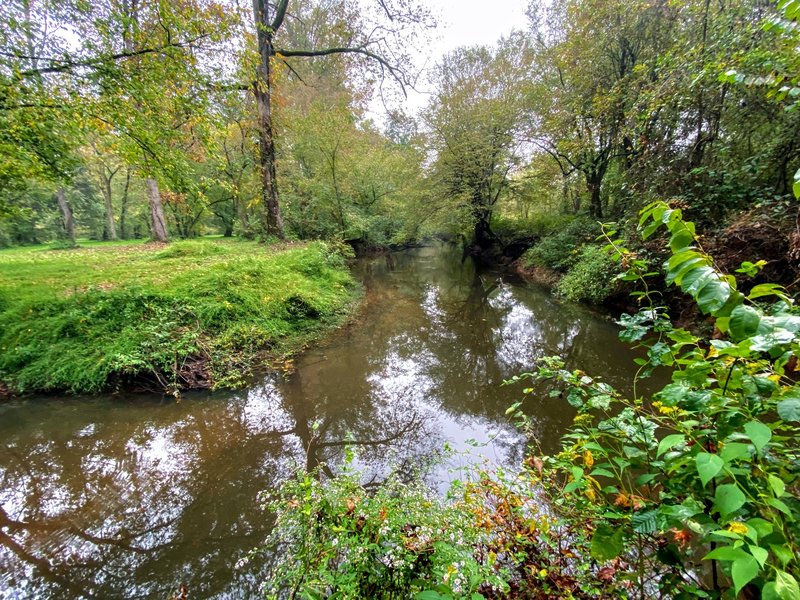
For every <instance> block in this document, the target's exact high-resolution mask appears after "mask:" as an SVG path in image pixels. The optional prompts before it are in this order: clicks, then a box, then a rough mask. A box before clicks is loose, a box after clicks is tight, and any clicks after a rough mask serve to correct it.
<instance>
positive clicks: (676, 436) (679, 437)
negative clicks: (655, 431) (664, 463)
mask: <svg viewBox="0 0 800 600" xmlns="http://www.w3.org/2000/svg"><path fill="white" fill-rule="evenodd" d="M685 441H686V436H685V435H683V434H682V433H673V434H671V435H668V436H665V437H664V439H663V440H661V441H660V442H659V443H658V450H656V456H657V457H658V456H661V455H662V454H664V452H666V451H667V450H669V449H671V448H674V447H675V446H677V445H678V444H683V443H684V442H685Z"/></svg>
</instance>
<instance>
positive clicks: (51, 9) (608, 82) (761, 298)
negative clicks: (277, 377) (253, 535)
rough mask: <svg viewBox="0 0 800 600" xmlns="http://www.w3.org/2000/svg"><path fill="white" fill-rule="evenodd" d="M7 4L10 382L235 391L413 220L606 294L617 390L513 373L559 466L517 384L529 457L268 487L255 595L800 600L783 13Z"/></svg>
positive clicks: (799, 35) (551, 362) (46, 387)
mask: <svg viewBox="0 0 800 600" xmlns="http://www.w3.org/2000/svg"><path fill="white" fill-rule="evenodd" d="M0 23H1V24H2V26H1V27H0V248H2V249H0V348H2V354H0V397H6V396H7V397H9V398H10V397H11V396H12V395H13V396H17V395H24V394H28V393H31V392H39V393H41V392H46V393H96V392H100V391H103V390H119V389H137V390H138V389H146V390H151V391H153V390H156V391H159V392H167V393H170V394H173V395H174V396H175V397H177V398H180V394H181V390H185V389H198V388H202V389H207V388H217V387H236V386H241V385H243V384H244V383H245V382H246V381H247V379H248V377H251V376H252V374H253V372H254V369H256V365H259V364H261V363H263V361H264V360H271V361H273V362H276V361H280V360H283V359H284V358H285V357H287V356H288V355H290V354H291V353H293V352H296V351H297V350H298V349H299V348H301V347H302V346H303V345H304V344H307V343H309V342H310V341H311V340H313V339H315V336H318V335H319V334H320V332H322V331H326V330H329V329H331V328H333V327H336V326H338V325H341V324H342V323H343V322H345V321H346V320H347V319H348V318H350V316H351V315H352V312H353V311H354V310H355V306H356V305H357V302H358V298H359V296H360V294H361V293H362V290H361V288H360V286H359V284H358V283H357V282H356V281H355V279H354V278H353V276H352V275H351V274H350V273H349V272H348V261H350V260H352V258H353V257H354V256H356V255H360V254H368V253H379V252H388V251H390V250H396V249H401V248H406V247H412V246H419V245H424V244H428V243H433V242H434V241H436V243H442V242H446V243H450V244H458V245H459V247H460V248H462V249H463V254H464V257H465V258H466V257H467V256H471V257H472V258H473V259H474V260H475V261H476V262H479V263H484V264H488V265H491V266H493V267H502V268H504V269H508V270H514V271H516V273H517V274H520V275H522V276H523V277H526V278H529V279H532V280H535V281H537V282H544V283H546V284H547V285H549V286H551V287H552V290H553V293H554V294H555V295H556V296H557V297H559V298H560V299H561V300H562V301H565V302H583V303H587V304H592V305H604V306H606V307H607V308H609V307H610V310H613V311H615V313H614V314H619V313H620V312H621V311H624V312H622V315H621V316H620V317H619V319H618V324H619V325H620V326H621V333H620V338H621V339H622V341H623V342H625V343H628V344H631V345H633V346H636V347H637V348H638V349H639V350H640V353H641V357H640V358H637V363H636V364H637V365H639V367H640V368H639V371H638V373H637V376H636V381H634V382H633V390H634V392H633V394H632V395H631V394H624V393H622V392H619V391H617V390H615V389H614V388H612V387H611V386H610V385H608V384H607V383H605V382H604V381H603V378H602V376H603V374H602V373H600V374H587V373H585V372H583V371H580V370H569V369H567V368H566V367H565V366H564V361H563V360H562V359H560V358H559V357H551V358H544V359H542V360H539V361H537V363H536V364H532V365H530V368H529V371H530V372H527V373H521V374H520V375H519V376H518V377H515V378H514V380H513V381H512V382H508V383H509V384H512V383H518V384H521V385H524V386H525V387H524V390H523V391H522V392H521V395H523V396H526V397H528V396H531V395H541V396H547V397H549V398H557V399H559V400H560V401H563V402H565V403H566V404H568V405H569V406H570V407H571V410H574V411H575V413H576V416H575V419H574V421H573V424H572V426H571V427H570V428H569V429H568V430H567V431H566V432H564V433H563V437H562V438H561V440H562V446H563V448H562V450H561V452H559V453H557V454H554V455H552V456H545V455H544V453H541V452H539V451H538V449H537V445H536V437H535V435H536V434H535V427H534V423H533V421H534V420H535V419H533V418H532V415H530V414H526V413H525V411H524V410H523V408H522V406H523V403H522V402H520V403H517V404H515V405H513V406H511V407H510V408H509V410H508V412H507V415H508V417H509V418H510V419H512V420H513V421H514V423H515V424H516V425H517V426H518V428H519V430H520V431H522V432H524V433H525V434H526V435H529V439H530V452H529V454H528V455H527V457H526V458H525V459H524V461H523V464H522V465H520V471H519V472H514V473H511V472H504V471H503V470H502V469H499V470H495V471H487V472H483V471H481V472H480V473H478V474H477V475H476V477H475V478H474V480H464V481H460V482H456V484H455V486H454V488H453V490H451V492H450V494H449V495H448V497H447V498H442V497H439V496H437V495H436V494H434V493H432V492H431V490H430V489H428V488H426V487H425V485H424V484H423V483H421V482H420V481H413V482H410V481H407V480H405V479H403V478H402V477H400V476H399V475H398V476H392V477H390V478H389V479H387V481H386V482H385V483H384V485H383V486H380V487H379V488H377V489H376V488H374V487H372V488H370V487H369V486H365V485H364V484H363V481H362V479H363V477H362V476H361V474H360V473H359V472H358V470H357V468H356V467H355V466H354V465H353V463H354V462H355V464H357V457H355V456H354V455H350V456H348V458H347V460H346V461H345V464H344V465H343V466H342V469H341V470H340V474H339V475H338V476H333V473H332V472H331V471H330V470H324V471H323V470H313V469H312V470H311V471H310V472H306V471H302V470H301V471H298V473H297V474H296V475H295V476H294V477H290V478H289V480H288V481H287V482H286V483H285V484H283V486H282V487H281V488H280V490H279V491H278V492H277V493H275V494H273V495H272V497H271V498H270V499H269V501H268V502H266V503H265V507H266V508H267V509H268V510H267V511H266V512H268V513H269V515H270V517H269V518H271V519H274V530H273V533H272V534H271V536H270V538H269V540H267V541H266V542H265V543H264V545H263V547H261V548H260V550H258V551H255V552H254V553H253V555H252V556H251V558H250V559H249V560H262V561H264V562H265V563H268V571H269V573H268V576H267V578H266V581H265V584H264V587H263V591H264V593H265V594H266V595H267V597H275V598H289V597H291V598H295V597H302V598H334V597H335V598H405V597H413V598H419V599H421V600H434V599H439V598H470V599H471V600H476V599H477V598H553V597H565V598H597V597H602V598H612V597H613V598H634V597H635V598H736V597H741V598H765V599H774V598H779V599H781V600H798V599H800V585H799V584H798V579H799V578H800V565H798V558H797V557H798V543H800V542H799V541H800V532H799V531H798V525H797V523H798V518H800V502H798V494H800V487H798V486H800V471H799V470H798V464H800V462H799V461H800V451H799V448H798V442H797V440H798V437H797V432H798V430H797V424H798V423H800V387H798V383H797V382H798V381H800V375H798V373H800V370H798V369H797V368H796V367H797V352H798V350H799V349H800V316H798V315H797V311H796V308H795V300H794V298H795V296H796V293H797V285H798V282H799V281H800V209H799V208H798V204H797V201H798V200H797V198H798V197H800V81H799V80H800V1H798V0H780V1H779V2H778V3H775V2H771V1H767V0H668V1H667V0H549V1H548V0H531V1H530V2H529V3H528V5H527V10H526V21H523V22H520V23H519V24H518V28H517V29H516V30H515V31H514V32H512V33H510V34H509V35H507V36H505V37H503V38H501V39H499V40H497V41H496V43H495V44H493V45H490V46H474V45H469V43H468V42H469V41H468V40H465V45H464V46H462V47H460V48H458V49H456V50H454V51H452V52H450V53H448V54H446V55H445V56H444V57H442V58H441V59H438V60H435V61H432V60H430V57H428V56H427V53H426V50H427V49H428V48H429V47H430V44H431V40H432V39H433V37H434V36H436V34H437V27H438V25H437V22H436V16H435V15H434V14H432V13H431V12H430V10H429V9H428V8H427V7H426V5H425V2H421V1H420V2H417V1H415V0H361V1H356V0H307V1H299V0H277V1H275V2H270V1H268V0H254V1H253V2H252V4H250V3H239V2H238V1H237V0H231V1H227V0H177V1H167V0H97V1H91V2H87V1H85V0H50V1H37V0H12V1H8V2H4V3H2V5H1V6H0ZM422 87H426V89H430V90H432V92H431V94H430V97H429V99H428V100H427V102H426V103H425V105H424V106H423V107H421V108H419V109H416V108H413V109H412V108H411V107H410V105H409V104H408V102H407V101H406V98H407V96H408V95H409V94H410V93H412V92H414V90H415V89H417V88H422ZM265 352H266V355H267V356H268V359H265ZM664 368H667V369H669V371H670V373H671V380H670V383H668V384H667V385H666V386H664V387H662V388H661V389H660V390H659V391H657V392H655V393H653V394H647V395H645V394H644V393H643V392H641V389H644V387H645V386H644V385H643V384H642V385H641V386H640V387H637V383H639V382H640V380H644V379H646V378H648V377H649V376H650V375H651V374H652V373H653V372H654V371H655V370H656V369H664ZM637 390H639V393H638V394H637ZM265 518H266V517H265ZM6 526H7V524H6V523H5V522H4V521H0V528H3V527H6ZM11 526H12V527H13V526H14V525H13V524H12V525H11ZM16 526H18V527H21V525H19V524H17V525H16ZM454 532H457V534H458V535H457V536H454V535H451V534H453V533H454ZM3 535H5V533H3ZM266 555H269V556H271V557H272V558H271V559H269V560H267V559H265V558H264V556H266ZM276 557H277V558H276ZM183 597H185V596H183Z"/></svg>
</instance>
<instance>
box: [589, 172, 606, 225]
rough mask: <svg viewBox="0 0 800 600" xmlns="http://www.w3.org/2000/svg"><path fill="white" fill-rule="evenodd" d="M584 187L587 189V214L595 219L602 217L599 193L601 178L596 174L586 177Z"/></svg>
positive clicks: (601, 203)
mask: <svg viewBox="0 0 800 600" xmlns="http://www.w3.org/2000/svg"><path fill="white" fill-rule="evenodd" d="M586 188H587V189H588V191H589V216H590V217H594V218H595V219H602V218H603V199H602V197H601V195H600V190H601V189H602V178H601V177H599V176H597V175H590V176H587V177H586Z"/></svg>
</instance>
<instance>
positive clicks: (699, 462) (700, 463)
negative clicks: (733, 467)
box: [694, 452, 725, 487]
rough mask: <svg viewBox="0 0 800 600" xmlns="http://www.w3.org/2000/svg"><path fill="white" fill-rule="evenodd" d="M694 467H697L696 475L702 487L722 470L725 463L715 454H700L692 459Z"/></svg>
mask: <svg viewBox="0 0 800 600" xmlns="http://www.w3.org/2000/svg"><path fill="white" fill-rule="evenodd" d="M694 462H695V465H696V466H697V473H698V474H699V475H700V481H701V482H702V484H703V487H705V485H706V484H707V483H708V482H709V481H711V480H712V479H714V477H715V476H716V475H717V473H719V472H720V471H721V470H722V467H723V466H724V465H725V461H724V460H722V458H720V457H719V456H717V455H716V454H709V453H708V452H701V453H700V454H698V455H697V456H695V457H694Z"/></svg>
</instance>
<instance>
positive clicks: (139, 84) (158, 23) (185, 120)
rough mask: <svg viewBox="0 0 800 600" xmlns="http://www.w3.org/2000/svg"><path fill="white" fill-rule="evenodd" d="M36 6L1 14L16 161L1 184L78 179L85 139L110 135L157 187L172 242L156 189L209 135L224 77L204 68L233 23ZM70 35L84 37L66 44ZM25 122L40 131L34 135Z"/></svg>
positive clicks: (107, 5) (9, 135) (109, 6)
mask: <svg viewBox="0 0 800 600" xmlns="http://www.w3.org/2000/svg"><path fill="white" fill-rule="evenodd" d="M31 6H32V4H31V3H30V2H28V1H21V2H17V3H12V4H10V5H8V6H6V7H4V8H3V13H2V18H3V22H4V23H7V24H8V25H9V27H8V29H7V30H6V31H5V32H4V34H3V35H2V37H0V118H1V119H5V120H6V123H4V124H8V125H9V129H8V131H5V132H4V134H3V136H2V138H3V139H0V143H2V144H3V146H4V147H5V148H8V149H9V150H10V153H9V154H10V157H9V158H6V157H4V159H3V163H4V164H3V166H2V169H1V170H2V173H0V176H2V175H3V174H6V176H7V177H13V178H15V179H24V178H26V177H28V178H30V177H31V176H34V177H49V178H51V179H53V180H56V179H60V180H62V181H69V179H70V177H71V176H72V175H73V174H74V165H72V164H71V163H69V160H68V159H69V158H70V157H73V156H74V154H75V153H74V149H75V148H76V147H77V146H78V145H80V143H81V141H82V140H83V139H85V137H86V134H87V133H89V132H92V133H94V134H96V135H99V136H101V137H102V136H110V137H112V138H114V139H115V140H116V141H115V146H116V148H117V150H118V152H119V153H120V155H121V156H122V158H123V159H124V160H125V161H126V162H128V163H129V164H133V165H137V166H138V168H139V170H140V171H141V172H142V173H143V174H144V175H145V176H146V177H147V178H148V179H150V180H151V181H148V182H147V187H148V189H149V190H150V191H151V193H150V194H149V197H150V198H151V199H152V200H153V204H152V205H151V210H152V212H153V213H154V215H155V217H154V221H153V225H154V227H153V233H154V236H155V237H156V238H159V239H162V240H165V239H166V220H165V218H164V215H163V214H158V213H159V211H161V210H162V209H161V205H160V203H159V202H157V199H158V198H159V197H160V195H159V194H155V193H153V192H155V191H158V190H157V187H158V182H157V179H161V180H163V181H169V182H172V181H175V180H178V179H180V178H181V176H182V172H183V171H182V169H181V165H182V163H183V162H184V161H185V157H184V156H182V154H183V153H185V152H186V145H187V144H183V145H182V144H181V139H182V138H186V137H187V136H188V137H190V138H191V139H192V140H196V139H198V137H200V136H198V135H197V132H198V131H199V130H202V128H203V124H202V121H203V118H204V114H205V111H206V98H207V95H208V93H209V89H210V86H208V85H207V81H208V79H211V78H214V79H216V77H215V76H214V74H213V73H212V72H211V70H210V68H209V67H208V66H207V65H208V64H212V63H211V61H205V60H203V59H204V58H207V54H205V53H206V52H210V51H211V50H212V49H216V48H215V47H214V44H215V43H216V42H218V41H220V40H222V39H223V38H225V36H226V35H227V31H228V25H229V24H230V23H231V21H232V19H231V18H230V17H229V16H228V15H227V14H226V13H225V11H224V10H223V9H222V7H221V6H220V5H219V4H217V3H216V2H214V1H213V0H188V1H187V2H181V3H170V2H163V1H160V0H104V1H102V2H93V3H86V2H80V1H77V0H75V1H73V0H64V1H63V2H58V3H55V4H53V5H49V4H46V5H45V4H42V5H41V6H39V8H38V9H37V11H38V12H37V11H32V10H31ZM37 6H38V5H37ZM45 11H47V12H45ZM63 30H70V31H72V32H73V34H74V35H73V36H72V37H71V38H70V39H64V38H63V36H62V37H59V34H58V32H59V31H63ZM54 32H56V33H54ZM23 42H25V43H23ZM20 48H25V50H24V51H20ZM20 122H22V123H26V124H28V123H38V124H39V125H36V126H35V127H33V130H32V131H26V130H25V129H24V128H23V127H20V126H19V125H17V124H18V123H20ZM56 125H57V126H56ZM40 142H43V143H40ZM65 157H66V158H65ZM70 169H72V170H70ZM162 225H163V227H162Z"/></svg>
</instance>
